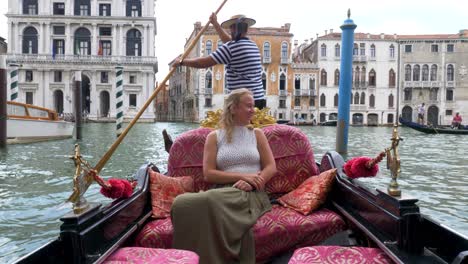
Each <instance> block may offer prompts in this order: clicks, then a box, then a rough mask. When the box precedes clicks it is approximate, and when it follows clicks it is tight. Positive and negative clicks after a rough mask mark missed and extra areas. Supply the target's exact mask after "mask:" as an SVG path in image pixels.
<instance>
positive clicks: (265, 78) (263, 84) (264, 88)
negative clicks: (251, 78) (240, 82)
mask: <svg viewBox="0 0 468 264" xmlns="http://www.w3.org/2000/svg"><path fill="white" fill-rule="evenodd" d="M266 82H267V76H266V73H264V72H263V73H262V86H263V90H264V91H266V88H267V86H266Z"/></svg>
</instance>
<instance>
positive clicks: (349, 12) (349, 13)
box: [348, 8, 351, 19]
mask: <svg viewBox="0 0 468 264" xmlns="http://www.w3.org/2000/svg"><path fill="white" fill-rule="evenodd" d="M350 17H351V8H348V19H349V18H350Z"/></svg>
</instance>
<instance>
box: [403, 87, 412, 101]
mask: <svg viewBox="0 0 468 264" xmlns="http://www.w3.org/2000/svg"><path fill="white" fill-rule="evenodd" d="M412 91H413V90H412V89H411V88H405V90H404V91H403V101H411V99H412V98H413V92H412Z"/></svg>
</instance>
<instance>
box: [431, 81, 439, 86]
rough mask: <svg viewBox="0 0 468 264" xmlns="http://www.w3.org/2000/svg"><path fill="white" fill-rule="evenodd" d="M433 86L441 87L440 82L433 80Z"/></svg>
mask: <svg viewBox="0 0 468 264" xmlns="http://www.w3.org/2000/svg"><path fill="white" fill-rule="evenodd" d="M431 86H432V87H440V82H435V81H434V82H431Z"/></svg>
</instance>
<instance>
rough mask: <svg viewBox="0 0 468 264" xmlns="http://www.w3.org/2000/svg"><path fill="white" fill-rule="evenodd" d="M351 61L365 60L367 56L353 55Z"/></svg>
mask: <svg viewBox="0 0 468 264" xmlns="http://www.w3.org/2000/svg"><path fill="white" fill-rule="evenodd" d="M353 61H355V62H366V61H367V56H366V55H353Z"/></svg>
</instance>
